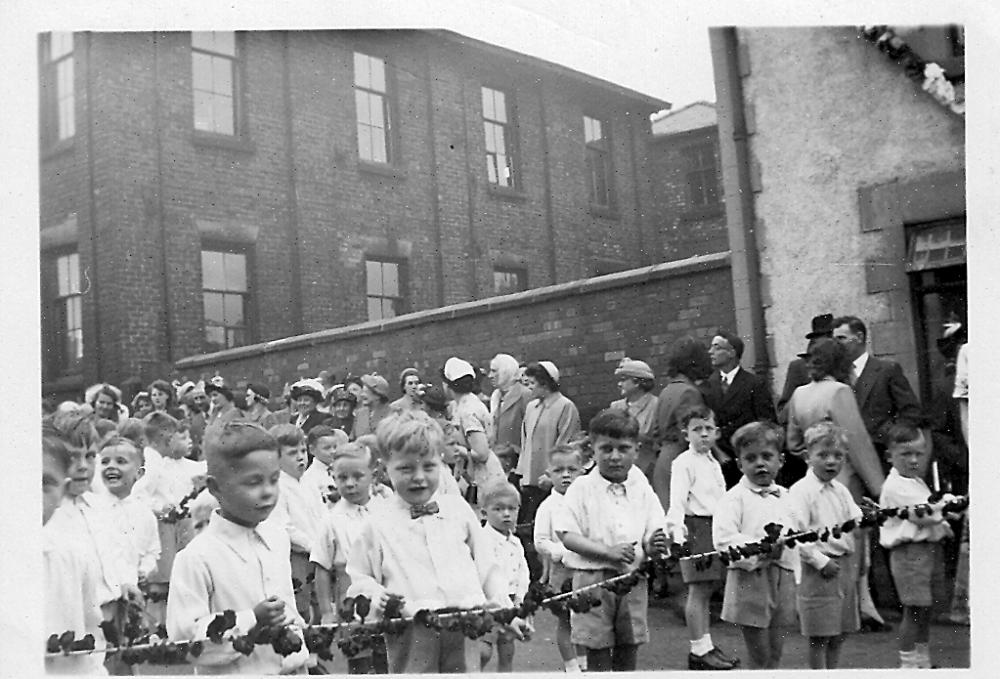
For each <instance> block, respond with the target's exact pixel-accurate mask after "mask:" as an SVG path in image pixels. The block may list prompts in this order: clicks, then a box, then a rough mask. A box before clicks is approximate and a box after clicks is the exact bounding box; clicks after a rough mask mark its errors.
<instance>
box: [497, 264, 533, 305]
mask: <svg viewBox="0 0 1000 679" xmlns="http://www.w3.org/2000/svg"><path fill="white" fill-rule="evenodd" d="M497 274H501V275H514V276H516V277H517V280H518V285H517V288H516V289H510V290H506V291H501V290H498V289H497ZM527 289H528V269H527V268H526V267H523V266H507V265H504V264H494V265H493V295H494V296H495V297H497V296H500V295H513V294H515V293H518V292H524V291H525V290H527Z"/></svg>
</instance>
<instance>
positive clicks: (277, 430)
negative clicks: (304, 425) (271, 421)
mask: <svg viewBox="0 0 1000 679" xmlns="http://www.w3.org/2000/svg"><path fill="white" fill-rule="evenodd" d="M267 431H268V433H269V434H270V435H271V436H273V437H274V438H275V439H277V441H278V445H280V446H281V447H282V448H289V447H291V446H297V445H299V444H300V443H302V442H303V441H304V440H305V435H304V434H303V433H302V430H301V429H299V428H298V427H296V426H295V425H294V424H276V425H274V426H273V427H271V428H270V429H268V430H267Z"/></svg>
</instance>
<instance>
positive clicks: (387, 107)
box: [351, 45, 401, 172]
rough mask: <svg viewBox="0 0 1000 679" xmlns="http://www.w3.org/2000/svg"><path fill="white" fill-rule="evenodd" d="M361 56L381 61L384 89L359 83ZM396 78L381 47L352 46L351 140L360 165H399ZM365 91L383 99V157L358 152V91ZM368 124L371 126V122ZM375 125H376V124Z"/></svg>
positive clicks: (380, 167) (384, 167) (373, 167)
mask: <svg viewBox="0 0 1000 679" xmlns="http://www.w3.org/2000/svg"><path fill="white" fill-rule="evenodd" d="M358 56H363V57H367V58H368V59H375V60H378V61H381V62H382V67H383V80H384V83H383V84H384V86H385V90H384V91H381V92H380V91H378V90H375V89H371V88H369V87H365V86H362V85H359V84H358V82H357V81H358V72H357V68H356V67H357V57H358ZM396 89H397V88H396V79H395V70H394V68H393V66H392V59H391V58H390V55H388V54H386V53H384V52H382V51H380V50H372V49H367V48H366V47H365V46H363V45H357V46H354V47H352V48H351V91H352V92H353V93H354V102H353V103H354V143H355V151H356V153H357V159H358V165H359V166H360V167H362V169H370V170H374V171H376V172H378V171H379V170H382V171H386V170H391V169H392V168H394V167H396V166H398V164H399V160H400V155H401V154H400V138H399V130H398V127H399V124H398V120H399V112H398V110H397V107H396ZM359 91H360V92H365V93H368V94H369V95H373V96H378V97H380V98H381V101H382V118H383V123H384V127H383V128H382V130H383V132H382V134H383V139H384V143H385V160H384V161H380V160H374V159H372V158H365V157H363V156H362V155H361V132H360V128H361V125H362V121H361V117H360V109H359V108H358V92H359ZM369 127H373V126H370V125H369ZM375 129H377V128H375Z"/></svg>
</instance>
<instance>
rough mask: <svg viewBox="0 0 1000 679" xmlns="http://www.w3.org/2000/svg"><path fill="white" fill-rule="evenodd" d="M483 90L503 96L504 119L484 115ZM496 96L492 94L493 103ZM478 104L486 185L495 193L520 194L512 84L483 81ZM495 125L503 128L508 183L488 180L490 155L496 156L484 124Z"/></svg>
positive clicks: (519, 167)
mask: <svg viewBox="0 0 1000 679" xmlns="http://www.w3.org/2000/svg"><path fill="white" fill-rule="evenodd" d="M484 90H491V91H492V92H499V93H501V94H503V96H504V113H505V115H506V118H507V120H506V121H503V122H502V121H499V120H496V119H493V118H488V117H487V115H486V108H485V106H484V105H483V103H484V99H485V92H484ZM495 99H496V97H495V96H494V103H495ZM479 106H480V115H481V118H482V123H483V125H482V127H481V128H480V129H481V130H482V132H483V150H484V153H485V157H486V185H487V186H488V187H489V188H490V190H491V191H494V192H497V193H514V194H520V193H521V192H522V191H523V187H524V182H523V177H522V176H521V170H522V168H521V158H520V152H519V149H520V143H519V138H518V124H517V121H518V117H517V102H516V101H515V98H514V88H513V86H505V87H498V86H497V83H491V82H483V83H481V84H480V86H479ZM487 124H491V125H497V126H500V127H502V128H503V132H504V150H505V151H506V154H505V157H506V158H507V159H508V163H507V164H505V166H504V167H509V168H510V174H511V180H510V182H509V183H508V184H500V183H499V181H496V182H494V181H491V180H490V167H491V164H490V163H491V161H490V157H491V155H492V156H494V157H495V156H496V155H497V154H496V152H495V151H493V152H491V151H490V150H489V143H488V141H487V140H488V139H489V137H488V136H487V133H486V125H487ZM495 167H496V172H497V178H498V179H499V176H500V174H499V171H500V166H499V164H496V165H495Z"/></svg>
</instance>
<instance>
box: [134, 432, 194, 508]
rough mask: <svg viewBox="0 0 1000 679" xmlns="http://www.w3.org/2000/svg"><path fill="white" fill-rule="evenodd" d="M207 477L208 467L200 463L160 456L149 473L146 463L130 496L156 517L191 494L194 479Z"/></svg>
mask: <svg viewBox="0 0 1000 679" xmlns="http://www.w3.org/2000/svg"><path fill="white" fill-rule="evenodd" d="M147 450H148V449H147ZM207 473H208V465H207V463H206V462H205V461H204V460H202V461H200V462H199V461H196V460H189V459H188V458H186V457H182V458H180V459H179V460H178V459H174V458H172V457H162V456H161V459H160V461H159V462H158V463H157V464H155V465H154V466H153V468H152V469H150V468H149V467H148V462H147V467H146V473H145V474H143V476H142V478H140V479H139V480H138V481H136V482H135V486H133V488H132V495H134V496H135V497H136V499H137V500H139V501H141V502H143V503H145V504H146V505H147V506H148V507H149V508H150V509H152V510H153V513H154V514H156V515H157V516H159V515H160V514H162V513H163V511H164V510H165V509H166V508H167V507H170V506H174V507H176V506H177V505H178V504H179V503H180V501H181V500H183V499H184V496H186V495H188V494H189V493H190V492H191V491H192V490H194V481H193V479H194V477H196V476H203V475H205V474H207Z"/></svg>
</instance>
